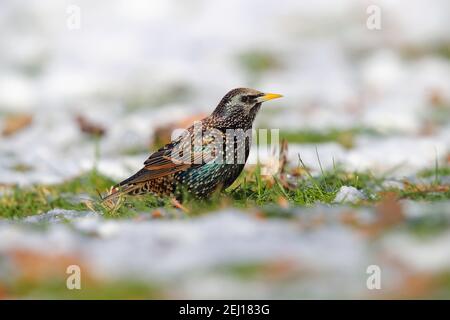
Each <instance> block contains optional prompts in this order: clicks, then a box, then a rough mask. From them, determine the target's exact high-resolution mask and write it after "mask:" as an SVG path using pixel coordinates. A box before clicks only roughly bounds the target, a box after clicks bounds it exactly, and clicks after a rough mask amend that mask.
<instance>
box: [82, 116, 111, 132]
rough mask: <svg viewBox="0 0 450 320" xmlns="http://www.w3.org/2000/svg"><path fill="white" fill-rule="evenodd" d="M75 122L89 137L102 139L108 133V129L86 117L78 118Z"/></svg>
mask: <svg viewBox="0 0 450 320" xmlns="http://www.w3.org/2000/svg"><path fill="white" fill-rule="evenodd" d="M75 121H76V122H77V123H78V127H79V128H80V131H81V132H83V133H86V134H88V135H91V136H96V137H101V136H103V135H105V133H106V129H105V128H104V127H103V126H101V125H99V124H97V123H94V122H92V121H90V120H88V119H86V118H85V117H84V116H81V115H79V116H77V117H76V118H75Z"/></svg>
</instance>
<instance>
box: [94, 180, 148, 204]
mask: <svg viewBox="0 0 450 320" xmlns="http://www.w3.org/2000/svg"><path fill="white" fill-rule="evenodd" d="M141 187H142V185H141V184H129V185H120V184H118V185H115V186H114V187H112V188H111V190H110V191H109V193H108V194H107V195H106V196H105V197H103V198H102V204H104V205H106V206H108V207H114V206H116V204H117V202H118V201H119V199H120V197H122V196H124V195H127V194H137V193H136V191H137V190H139V189H140V188H141Z"/></svg>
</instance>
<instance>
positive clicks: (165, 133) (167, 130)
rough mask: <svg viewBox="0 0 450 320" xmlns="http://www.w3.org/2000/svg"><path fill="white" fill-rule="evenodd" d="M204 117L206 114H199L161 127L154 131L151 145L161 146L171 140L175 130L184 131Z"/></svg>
mask: <svg viewBox="0 0 450 320" xmlns="http://www.w3.org/2000/svg"><path fill="white" fill-rule="evenodd" d="M205 117H206V114H203V113H199V114H196V115H193V116H190V117H186V118H184V119H182V120H180V121H174V122H170V123H168V124H165V125H161V126H159V127H157V128H156V129H155V132H154V138H153V145H154V146H163V145H165V144H167V143H169V142H170V141H171V140H172V133H173V131H174V130H176V129H185V128H188V127H190V126H191V125H192V124H193V123H194V122H195V121H200V120H202V119H203V118H205Z"/></svg>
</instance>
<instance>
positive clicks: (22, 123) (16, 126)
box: [2, 114, 33, 137]
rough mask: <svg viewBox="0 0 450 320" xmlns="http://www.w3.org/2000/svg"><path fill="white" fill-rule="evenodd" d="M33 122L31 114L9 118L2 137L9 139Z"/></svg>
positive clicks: (5, 123)
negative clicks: (8, 137)
mask: <svg viewBox="0 0 450 320" xmlns="http://www.w3.org/2000/svg"><path fill="white" fill-rule="evenodd" d="M32 122H33V117H32V116H31V115H29V114H16V115H11V116H7V117H6V119H5V122H4V125H3V130H2V135H3V136H5V137H7V136H10V135H12V134H14V133H17V132H19V131H21V130H23V129H25V128H27V127H28V126H30V125H31V123H32Z"/></svg>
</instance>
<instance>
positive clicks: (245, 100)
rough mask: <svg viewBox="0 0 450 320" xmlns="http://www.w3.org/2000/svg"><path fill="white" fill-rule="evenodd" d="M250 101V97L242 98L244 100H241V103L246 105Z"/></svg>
mask: <svg viewBox="0 0 450 320" xmlns="http://www.w3.org/2000/svg"><path fill="white" fill-rule="evenodd" d="M248 100H249V97H248V96H242V98H241V101H242V102H244V103H247V102H248Z"/></svg>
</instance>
